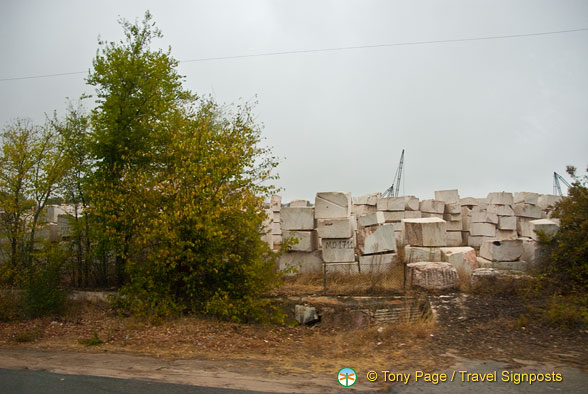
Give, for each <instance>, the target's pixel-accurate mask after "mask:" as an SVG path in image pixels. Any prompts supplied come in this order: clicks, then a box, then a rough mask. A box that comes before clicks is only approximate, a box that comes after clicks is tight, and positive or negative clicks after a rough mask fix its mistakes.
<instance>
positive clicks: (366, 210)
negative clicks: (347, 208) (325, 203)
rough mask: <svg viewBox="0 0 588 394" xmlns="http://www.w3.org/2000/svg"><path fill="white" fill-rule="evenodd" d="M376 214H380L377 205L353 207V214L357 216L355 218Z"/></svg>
mask: <svg viewBox="0 0 588 394" xmlns="http://www.w3.org/2000/svg"><path fill="white" fill-rule="evenodd" d="M376 212H378V209H377V207H376V206H375V205H353V206H352V207H351V214H352V215H355V217H361V216H365V215H371V214H372V213H376Z"/></svg>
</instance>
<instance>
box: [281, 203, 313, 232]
mask: <svg viewBox="0 0 588 394" xmlns="http://www.w3.org/2000/svg"><path fill="white" fill-rule="evenodd" d="M280 222H281V227H282V230H312V229H314V228H315V221H314V208H311V207H304V208H293V207H284V208H282V209H281V210H280Z"/></svg>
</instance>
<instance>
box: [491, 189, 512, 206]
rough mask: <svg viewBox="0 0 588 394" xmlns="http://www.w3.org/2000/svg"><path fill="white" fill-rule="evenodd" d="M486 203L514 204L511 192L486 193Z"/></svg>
mask: <svg viewBox="0 0 588 394" xmlns="http://www.w3.org/2000/svg"><path fill="white" fill-rule="evenodd" d="M488 204H497V205H512V204H514V199H513V196H512V193H507V192H498V193H488Z"/></svg>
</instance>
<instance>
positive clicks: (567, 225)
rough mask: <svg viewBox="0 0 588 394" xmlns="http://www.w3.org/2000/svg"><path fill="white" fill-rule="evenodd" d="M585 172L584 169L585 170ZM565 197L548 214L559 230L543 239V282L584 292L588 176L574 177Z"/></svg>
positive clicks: (586, 287) (587, 260)
mask: <svg viewBox="0 0 588 394" xmlns="http://www.w3.org/2000/svg"><path fill="white" fill-rule="evenodd" d="M587 171H588V170H587ZM567 172H568V174H570V176H571V177H572V178H573V179H574V181H573V182H572V187H571V188H569V189H568V196H567V197H564V198H563V199H562V200H561V201H559V202H558V203H556V204H555V206H554V209H553V212H552V216H553V217H556V218H559V219H560V221H561V223H560V230H559V232H558V233H557V235H556V236H555V237H554V238H553V239H545V237H543V241H544V242H545V243H546V244H547V245H546V246H547V248H548V253H547V258H546V259H545V261H544V267H543V268H544V276H543V279H544V281H545V282H547V283H550V284H552V285H554V286H555V287H556V288H557V289H558V291H559V292H561V293H564V294H572V293H586V292H588V176H583V177H581V176H577V175H576V168H574V167H572V166H568V168H567Z"/></svg>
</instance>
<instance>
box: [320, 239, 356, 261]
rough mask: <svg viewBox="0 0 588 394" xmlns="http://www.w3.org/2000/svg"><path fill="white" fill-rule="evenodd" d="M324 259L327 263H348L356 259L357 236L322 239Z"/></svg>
mask: <svg viewBox="0 0 588 394" xmlns="http://www.w3.org/2000/svg"><path fill="white" fill-rule="evenodd" d="M322 246H323V261H324V262H325V263H346V262H352V261H355V238H353V237H352V238H349V239H328V238H323V239H322Z"/></svg>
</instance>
